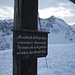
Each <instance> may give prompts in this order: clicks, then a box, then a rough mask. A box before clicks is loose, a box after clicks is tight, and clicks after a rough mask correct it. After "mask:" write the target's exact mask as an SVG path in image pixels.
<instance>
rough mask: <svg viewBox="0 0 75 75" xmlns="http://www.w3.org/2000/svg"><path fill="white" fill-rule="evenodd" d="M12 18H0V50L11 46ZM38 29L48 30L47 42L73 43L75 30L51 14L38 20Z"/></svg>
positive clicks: (74, 41)
mask: <svg viewBox="0 0 75 75" xmlns="http://www.w3.org/2000/svg"><path fill="white" fill-rule="evenodd" d="M12 28H13V20H12V19H10V20H0V50H5V49H9V48H11V47H12V40H13V34H12V33H13V32H12V31H11V30H12ZM38 30H39V31H48V32H50V34H49V35H48V43H49V44H64V43H75V30H74V29H73V28H72V27H71V26H69V25H68V24H67V23H66V22H65V21H64V20H62V19H59V18H56V17H55V16H51V17H49V18H47V19H41V18H40V19H39V20H38Z"/></svg>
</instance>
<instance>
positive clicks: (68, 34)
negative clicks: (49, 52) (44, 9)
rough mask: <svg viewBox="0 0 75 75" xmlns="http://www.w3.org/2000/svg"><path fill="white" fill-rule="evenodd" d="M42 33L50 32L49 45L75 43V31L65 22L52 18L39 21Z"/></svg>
mask: <svg viewBox="0 0 75 75" xmlns="http://www.w3.org/2000/svg"><path fill="white" fill-rule="evenodd" d="M38 24H39V26H38V29H39V30H40V31H48V32H50V34H49V43H51V44H55V43H57V44H58V43H75V30H74V29H73V28H72V27H71V26H69V25H68V24H67V23H66V22H65V21H64V20H62V19H59V18H56V17H55V16H51V17H49V18H47V19H40V21H38Z"/></svg>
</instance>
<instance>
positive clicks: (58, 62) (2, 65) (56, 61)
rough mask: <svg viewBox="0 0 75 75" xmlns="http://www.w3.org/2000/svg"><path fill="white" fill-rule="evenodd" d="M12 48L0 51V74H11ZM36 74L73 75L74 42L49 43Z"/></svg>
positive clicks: (74, 64) (74, 72)
mask: <svg viewBox="0 0 75 75" xmlns="http://www.w3.org/2000/svg"><path fill="white" fill-rule="evenodd" d="M12 73H13V72H12V49H11V50H1V51H0V75H12ZM37 75H75V44H50V45H49V46H48V55H47V57H43V58H38V74H37Z"/></svg>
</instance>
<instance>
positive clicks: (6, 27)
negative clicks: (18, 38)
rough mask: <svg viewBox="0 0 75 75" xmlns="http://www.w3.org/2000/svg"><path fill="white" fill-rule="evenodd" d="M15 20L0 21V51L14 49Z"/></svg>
mask: <svg viewBox="0 0 75 75" xmlns="http://www.w3.org/2000/svg"><path fill="white" fill-rule="evenodd" d="M12 28H13V20H12V19H10V20H0V50H5V49H9V48H11V47H12V31H11V30H12Z"/></svg>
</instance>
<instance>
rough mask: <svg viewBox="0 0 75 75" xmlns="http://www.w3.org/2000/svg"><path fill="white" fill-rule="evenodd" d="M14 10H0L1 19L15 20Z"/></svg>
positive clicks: (8, 8) (4, 8)
mask: <svg viewBox="0 0 75 75" xmlns="http://www.w3.org/2000/svg"><path fill="white" fill-rule="evenodd" d="M13 14H14V10H13V8H12V7H1V8H0V19H13V17H14V15H13Z"/></svg>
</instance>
